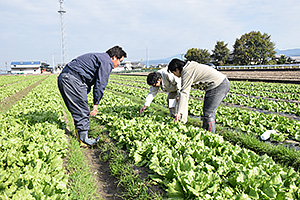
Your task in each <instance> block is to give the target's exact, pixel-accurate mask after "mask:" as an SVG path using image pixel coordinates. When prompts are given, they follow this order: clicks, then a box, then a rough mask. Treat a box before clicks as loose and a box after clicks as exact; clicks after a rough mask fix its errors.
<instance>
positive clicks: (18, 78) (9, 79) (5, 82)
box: [0, 76, 35, 87]
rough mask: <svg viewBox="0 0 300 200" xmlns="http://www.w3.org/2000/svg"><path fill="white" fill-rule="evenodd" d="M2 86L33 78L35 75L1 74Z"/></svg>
mask: <svg viewBox="0 0 300 200" xmlns="http://www.w3.org/2000/svg"><path fill="white" fill-rule="evenodd" d="M0 77H1V78H0V87H3V86H6V85H9V84H13V83H16V82H19V81H23V80H26V79H31V78H33V77H35V76H0Z"/></svg>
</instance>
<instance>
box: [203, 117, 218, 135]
mask: <svg viewBox="0 0 300 200" xmlns="http://www.w3.org/2000/svg"><path fill="white" fill-rule="evenodd" d="M202 128H203V129H204V130H207V131H210V132H212V133H216V122H215V119H214V118H203V126H202Z"/></svg>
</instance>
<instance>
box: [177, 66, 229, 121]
mask: <svg viewBox="0 0 300 200" xmlns="http://www.w3.org/2000/svg"><path fill="white" fill-rule="evenodd" d="M225 78H226V76H225V75H224V74H222V73H221V72H219V71H217V70H216V69H214V68H212V67H210V66H208V65H204V64H199V63H197V62H194V61H191V62H187V64H186V65H185V66H184V67H183V69H182V71H181V90H180V96H179V106H178V113H181V114H182V119H181V122H183V123H186V121H187V115H188V100H189V95H190V91H191V87H192V86H195V87H196V88H201V89H204V90H205V91H208V90H211V89H214V88H216V87H217V86H219V85H220V84H221V83H222V82H223V80H224V79H225Z"/></svg>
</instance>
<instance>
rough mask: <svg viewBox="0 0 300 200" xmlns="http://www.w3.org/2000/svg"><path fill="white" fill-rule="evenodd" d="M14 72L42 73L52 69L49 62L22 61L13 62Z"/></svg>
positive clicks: (12, 71) (12, 69) (12, 68)
mask: <svg viewBox="0 0 300 200" xmlns="http://www.w3.org/2000/svg"><path fill="white" fill-rule="evenodd" d="M10 67H11V73H12V74H41V73H43V72H49V71H51V69H52V68H51V67H49V64H47V63H45V62H41V61H20V62H11V65H10Z"/></svg>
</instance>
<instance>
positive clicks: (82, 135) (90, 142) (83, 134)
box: [76, 130, 100, 146]
mask: <svg viewBox="0 0 300 200" xmlns="http://www.w3.org/2000/svg"><path fill="white" fill-rule="evenodd" d="M76 136H77V139H78V141H79V142H80V144H82V145H84V146H94V145H96V144H97V142H98V141H99V139H100V138H99V137H97V138H96V139H90V138H88V131H77V130H76Z"/></svg>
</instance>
